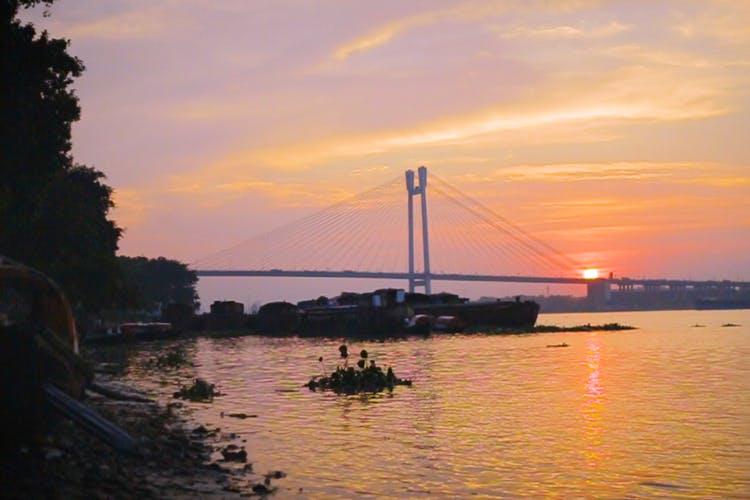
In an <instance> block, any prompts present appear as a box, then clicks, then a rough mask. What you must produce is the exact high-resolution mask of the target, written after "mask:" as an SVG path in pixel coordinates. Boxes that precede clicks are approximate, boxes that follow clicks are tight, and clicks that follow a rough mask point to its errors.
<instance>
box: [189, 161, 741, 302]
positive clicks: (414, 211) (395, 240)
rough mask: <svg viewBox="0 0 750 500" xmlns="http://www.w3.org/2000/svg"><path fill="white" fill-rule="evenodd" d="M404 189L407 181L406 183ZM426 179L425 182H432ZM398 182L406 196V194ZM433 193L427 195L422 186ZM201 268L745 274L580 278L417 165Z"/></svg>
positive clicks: (376, 274) (419, 280)
mask: <svg viewBox="0 0 750 500" xmlns="http://www.w3.org/2000/svg"><path fill="white" fill-rule="evenodd" d="M404 188H405V189H404ZM428 188H429V189H428ZM404 190H405V191H406V196H404ZM428 194H429V195H428ZM192 267H193V268H194V269H196V270H197V274H198V276H200V277H208V276H265V277H309V278H376V279H386V280H403V281H405V282H407V283H408V287H409V290H410V291H414V290H415V288H417V287H423V288H424V291H425V292H426V293H430V292H431V284H432V282H433V281H477V282H479V281H481V282H513V283H549V284H554V283H562V284H586V285H588V287H589V294H590V295H591V293H592V290H593V293H606V291H607V290H608V288H609V286H611V285H616V286H619V287H620V288H624V289H630V288H633V287H643V288H646V289H648V288H652V289H657V288H661V287H668V288H675V289H684V288H722V289H726V288H736V289H743V290H747V289H750V283H747V282H734V281H692V280H660V279H628V278H613V277H611V276H610V277H609V278H600V279H598V280H592V279H586V278H584V277H582V275H581V273H582V271H583V269H584V265H583V264H582V263H580V262H577V261H576V260H575V259H572V258H571V257H569V256H567V255H565V254H564V253H562V252H560V251H558V250H556V249H555V248H553V247H552V246H551V245H549V244H548V243H546V242H544V241H542V240H541V239H539V238H536V237H534V236H533V235H532V234H530V233H529V232H527V231H525V230H524V229H522V228H521V227H519V226H517V225H516V224H514V223H513V222H511V221H510V220H509V219H507V218H506V217H504V216H502V215H500V214H497V213H496V212H494V211H492V210H491V209H489V208H487V207H486V206H484V205H482V204H481V203H479V202H478V201H476V200H474V199H473V198H471V197H470V196H468V195H466V194H465V193H463V192H461V191H459V190H458V189H456V188H454V187H453V186H451V185H450V184H448V183H447V182H445V181H443V180H442V179H441V178H439V177H437V176H435V175H431V176H430V178H429V183H428V178H427V169H426V168H425V167H420V168H419V169H418V171H417V172H416V173H415V172H414V171H412V170H408V171H406V175H405V177H401V176H398V177H396V178H394V179H391V180H389V181H388V182H385V183H384V184H381V185H379V186H377V187H375V188H372V189H370V190H367V191H364V192H362V193H360V194H358V195H356V196H354V197H352V198H350V199H347V200H345V201H342V202H340V203H336V204H334V205H332V206H329V207H327V208H325V209H323V210H320V211H318V212H316V213H314V214H311V215H309V216H307V217H304V218H302V219H299V220H297V221H294V222H291V223H289V224H286V225H284V226H281V227H279V228H276V229H274V230H271V231H269V232H266V233H264V234H260V235H258V236H255V237H254V238H251V239H248V240H246V241H244V242H242V243H239V244H238V245H235V246H233V247H231V248H228V249H225V250H223V251H220V252H217V253H215V254H213V255H211V256H208V257H206V258H203V259H200V260H198V261H196V262H194V263H193V264H192Z"/></svg>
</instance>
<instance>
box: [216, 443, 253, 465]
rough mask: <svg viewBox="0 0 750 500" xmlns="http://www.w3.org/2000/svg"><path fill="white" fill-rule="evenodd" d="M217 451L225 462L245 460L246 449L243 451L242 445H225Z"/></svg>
mask: <svg viewBox="0 0 750 500" xmlns="http://www.w3.org/2000/svg"><path fill="white" fill-rule="evenodd" d="M219 453H221V456H222V457H223V458H224V461H225V462H241V463H245V462H247V451H245V448H244V447H242V446H237V445H236V444H230V445H227V446H226V447H225V448H222V449H221V450H219Z"/></svg>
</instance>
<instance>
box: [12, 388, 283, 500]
mask: <svg viewBox="0 0 750 500" xmlns="http://www.w3.org/2000/svg"><path fill="white" fill-rule="evenodd" d="M99 382H100V383H104V384H107V385H109V386H113V385H114V387H115V388H116V385H117V381H116V380H99ZM85 404H86V405H87V406H88V407H90V408H93V409H94V410H96V411H97V412H98V413H100V414H101V415H103V416H105V417H106V418H108V419H109V420H110V421H112V422H114V423H116V424H117V425H118V426H120V427H122V428H123V429H125V430H126V431H127V432H128V433H129V434H130V435H131V436H132V437H133V438H134V439H135V440H136V441H137V442H138V448H139V450H138V453H137V454H136V455H131V456H128V455H122V454H118V453H116V452H114V451H113V450H112V449H111V448H110V447H109V446H107V445H106V444H104V443H102V442H101V441H99V440H98V439H96V438H95V437H92V436H91V435H89V434H87V433H86V432H84V431H83V430H81V429H80V428H78V427H77V426H75V425H74V424H73V423H72V422H70V421H68V420H65V419H62V418H60V419H59V420H58V421H56V422H54V424H53V425H52V426H51V428H50V430H49V432H47V433H45V435H43V436H39V437H37V438H35V439H34V441H35V442H34V443H33V444H28V445H24V446H21V447H18V448H17V449H12V450H8V451H7V452H5V453H4V454H3V457H2V458H1V459H0V484H2V485H3V495H2V496H3V498H19V499H20V498H24V499H27V498H60V499H63V498H64V499H68V498H102V499H104V498H107V499H110V498H241V497H252V496H256V497H257V496H266V495H268V494H270V493H272V492H273V491H274V486H273V485H271V480H272V479H278V478H281V477H283V473H282V472H280V471H276V472H275V473H273V474H271V475H270V476H269V475H266V477H265V478H264V477H263V476H258V475H256V474H254V473H253V472H252V464H250V463H247V453H246V452H245V450H244V448H242V447H241V446H238V445H235V444H229V445H227V444H226V443H225V444H224V445H223V446H217V443H219V442H220V439H219V438H220V430H219V429H213V430H209V429H205V428H204V427H202V426H197V427H195V428H192V429H191V428H189V427H190V426H189V424H187V422H186V421H185V420H183V419H181V418H180V415H179V411H180V410H179V403H177V404H172V403H170V404H168V405H167V406H162V405H159V404H157V403H155V402H145V401H138V402H133V401H120V400H116V399H112V398H106V397H103V396H99V395H93V394H92V395H90V397H88V398H87V399H86V401H85ZM217 457H218V458H217ZM212 459H213V461H212Z"/></svg>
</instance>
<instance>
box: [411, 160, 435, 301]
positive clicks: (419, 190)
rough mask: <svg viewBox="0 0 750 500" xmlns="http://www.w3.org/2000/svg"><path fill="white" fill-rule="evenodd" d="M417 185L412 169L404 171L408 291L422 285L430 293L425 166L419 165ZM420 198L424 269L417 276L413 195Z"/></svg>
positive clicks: (412, 290)
mask: <svg viewBox="0 0 750 500" xmlns="http://www.w3.org/2000/svg"><path fill="white" fill-rule="evenodd" d="M417 172H418V174H419V185H418V186H415V185H414V171H413V170H407V171H406V192H407V193H408V194H409V204H408V210H409V291H410V292H412V293H413V292H414V289H415V287H417V286H424V291H425V293H426V294H430V293H431V287H430V239H429V232H428V230H427V227H428V226H427V168H426V167H419V169H418V170H417ZM415 194H418V195H420V198H421V207H422V251H423V258H424V270H423V273H422V277H421V279H420V278H417V274H415V272H414V201H413V200H414V195H415Z"/></svg>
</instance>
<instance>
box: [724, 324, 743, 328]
mask: <svg viewBox="0 0 750 500" xmlns="http://www.w3.org/2000/svg"><path fill="white" fill-rule="evenodd" d="M721 326H722V327H723V328H727V327H729V328H733V327H736V326H740V325H738V324H737V323H724V324H723V325H721Z"/></svg>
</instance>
